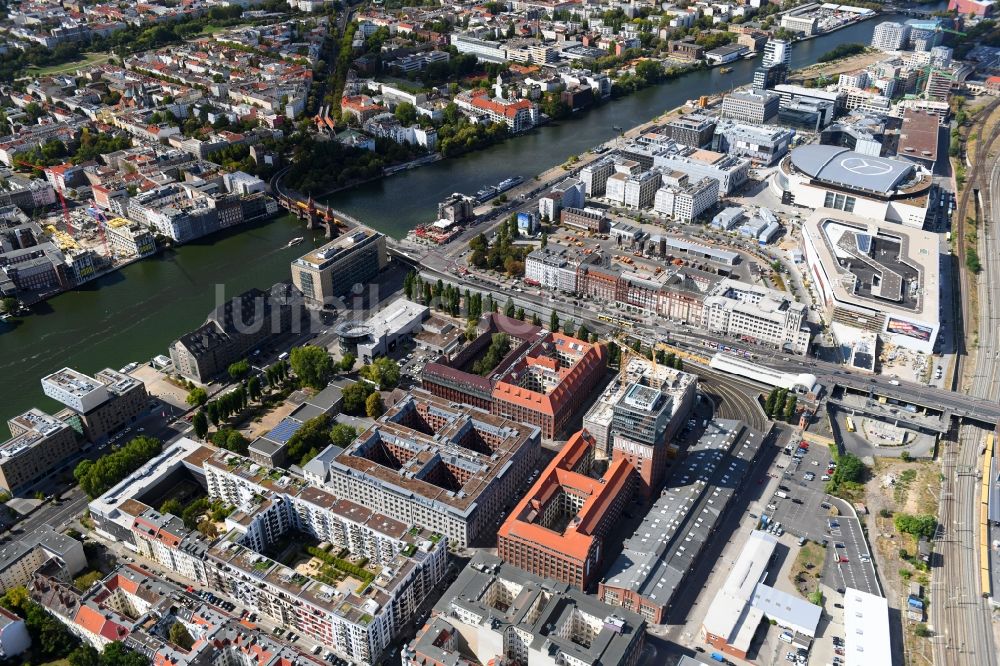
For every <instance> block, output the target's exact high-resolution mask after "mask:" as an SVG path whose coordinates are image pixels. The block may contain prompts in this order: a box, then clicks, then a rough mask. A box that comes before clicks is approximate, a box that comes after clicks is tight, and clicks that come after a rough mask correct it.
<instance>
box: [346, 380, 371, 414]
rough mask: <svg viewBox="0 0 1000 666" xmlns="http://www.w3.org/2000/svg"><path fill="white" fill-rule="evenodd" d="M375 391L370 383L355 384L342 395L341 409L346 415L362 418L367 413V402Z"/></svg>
mask: <svg viewBox="0 0 1000 666" xmlns="http://www.w3.org/2000/svg"><path fill="white" fill-rule="evenodd" d="M374 390H375V387H373V386H372V385H371V384H369V383H368V382H354V383H353V384H351V385H350V386H348V387H347V388H345V389H344V391H343V393H342V394H341V398H342V400H341V409H342V410H344V413H345V414H351V415H354V416H360V415H362V414H364V413H365V401H366V400H368V396H369V395H371V393H372V392H373V391H374Z"/></svg>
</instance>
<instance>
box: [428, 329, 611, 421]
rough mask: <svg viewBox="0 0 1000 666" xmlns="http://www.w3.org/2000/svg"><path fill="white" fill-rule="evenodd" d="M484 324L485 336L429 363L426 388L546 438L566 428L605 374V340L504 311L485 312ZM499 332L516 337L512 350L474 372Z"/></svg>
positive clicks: (512, 338) (512, 340) (513, 339)
mask: <svg viewBox="0 0 1000 666" xmlns="http://www.w3.org/2000/svg"><path fill="white" fill-rule="evenodd" d="M479 328H480V330H481V331H483V332H482V333H481V334H480V336H479V337H478V338H476V339H475V340H473V341H472V343H470V344H469V345H468V346H466V347H465V348H464V349H463V350H462V351H461V352H459V353H458V354H456V355H455V356H454V357H453V358H451V359H446V358H441V359H438V361H437V362H433V363H428V364H427V365H426V366H424V370H423V372H422V373H421V383H422V385H423V387H424V388H425V389H427V390H428V391H430V392H431V393H433V394H435V395H438V396H441V397H443V398H446V399H448V400H453V401H456V402H463V403H466V404H469V405H476V406H478V407H481V408H482V409H487V410H489V411H490V412H492V413H493V414H495V415H498V416H503V417H506V418H510V419H514V420H515V421H518V422H521V423H526V424H531V425H534V426H537V427H538V428H540V430H541V436H542V437H545V438H549V439H551V438H553V437H555V436H556V435H557V434H559V433H560V432H562V431H563V430H564V429H565V427H566V424H567V423H568V421H569V419H570V418H571V417H572V416H573V414H574V413H575V412H576V410H577V408H578V407H579V406H580V403H581V402H582V401H583V400H584V396H586V395H588V393H589V391H590V390H591V389H592V388H593V387H594V385H595V384H596V383H597V381H598V380H599V379H600V377H602V376H603V375H604V371H605V368H606V366H607V352H606V350H605V349H604V347H603V346H602V345H600V344H595V343H590V342H585V341H583V340H578V339H576V338H573V337H570V336H567V335H564V334H562V333H550V332H548V331H545V330H544V329H542V328H540V327H537V326H531V325H530V324H526V323H525V322H522V321H519V320H517V319H512V318H510V317H505V316H503V315H500V314H488V315H486V316H485V317H484V318H483V320H482V322H481V323H480V327H479ZM495 333H506V334H507V335H508V336H509V337H510V338H511V343H512V344H511V351H510V352H509V353H508V354H507V355H506V356H505V357H504V358H503V359H502V360H501V361H500V363H499V364H498V365H497V367H496V368H495V369H494V370H493V372H492V373H491V374H490V376H489V377H483V376H480V375H478V374H475V373H473V372H470V369H471V368H472V366H473V364H474V363H475V361H476V360H477V359H478V358H480V357H481V356H482V355H483V353H484V352H485V351H486V348H487V347H488V346H489V345H490V343H491V339H492V337H493V334H495Z"/></svg>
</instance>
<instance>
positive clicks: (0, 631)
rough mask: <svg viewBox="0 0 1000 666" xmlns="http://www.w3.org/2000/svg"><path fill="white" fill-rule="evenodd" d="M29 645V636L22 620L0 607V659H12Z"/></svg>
mask: <svg viewBox="0 0 1000 666" xmlns="http://www.w3.org/2000/svg"><path fill="white" fill-rule="evenodd" d="M30 647H31V636H30V635H29V634H28V626H27V625H26V624H25V623H24V620H22V619H21V618H20V617H18V616H17V615H14V613H12V612H10V611H9V610H7V609H6V608H0V659H4V660H7V659H14V658H15V657H17V656H18V655H20V654H23V653H24V652H25V651H26V650H27V649H28V648H30Z"/></svg>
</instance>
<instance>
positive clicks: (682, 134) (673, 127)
mask: <svg viewBox="0 0 1000 666" xmlns="http://www.w3.org/2000/svg"><path fill="white" fill-rule="evenodd" d="M715 123H716V120H715V118H712V117H709V116H706V115H703V114H700V113H689V114H687V115H683V116H680V117H678V118H675V119H673V120H671V121H670V122H669V123H667V127H666V130H667V135H668V136H669V137H670V138H671V139H673V140H674V141H676V142H677V143H679V144H681V145H684V146H690V147H692V148H707V147H708V145H709V144H710V143H711V142H712V135H713V134H714V132H715Z"/></svg>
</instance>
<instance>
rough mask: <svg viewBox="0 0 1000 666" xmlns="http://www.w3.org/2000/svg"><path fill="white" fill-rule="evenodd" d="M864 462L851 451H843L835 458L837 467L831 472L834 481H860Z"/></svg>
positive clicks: (863, 470) (864, 469) (863, 474)
mask: <svg viewBox="0 0 1000 666" xmlns="http://www.w3.org/2000/svg"><path fill="white" fill-rule="evenodd" d="M865 471H866V468H865V464H864V463H863V462H861V458H858V457H857V456H856V455H854V454H853V453H845V454H843V455H841V456H840V457H839V458H837V469H836V471H834V473H833V480H834V481H835V482H836V483H841V482H849V483H861V482H862V481H863V480H864V477H865Z"/></svg>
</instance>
